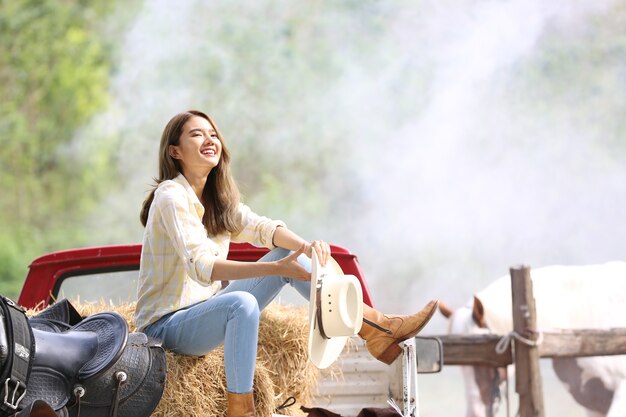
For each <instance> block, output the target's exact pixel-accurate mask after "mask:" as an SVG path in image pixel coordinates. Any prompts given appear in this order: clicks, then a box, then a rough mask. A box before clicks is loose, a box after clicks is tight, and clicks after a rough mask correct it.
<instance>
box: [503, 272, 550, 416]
mask: <svg viewBox="0 0 626 417" xmlns="http://www.w3.org/2000/svg"><path fill="white" fill-rule="evenodd" d="M510 273H511V292H512V294H511V296H512V301H513V331H514V332H516V333H517V335H519V336H521V337H523V338H525V339H529V340H532V341H536V340H537V331H536V330H537V316H536V311H535V298H534V297H533V287H532V281H531V279H530V269H529V268H528V267H527V266H518V267H512V268H511V269H510ZM514 340H515V344H514V355H513V358H514V360H515V391H516V392H517V393H518V395H519V415H520V417H544V409H543V389H542V384H541V372H540V371H539V349H538V348H537V346H533V345H532V343H531V344H529V343H526V342H524V341H520V340H518V339H517V338H515V339H514Z"/></svg>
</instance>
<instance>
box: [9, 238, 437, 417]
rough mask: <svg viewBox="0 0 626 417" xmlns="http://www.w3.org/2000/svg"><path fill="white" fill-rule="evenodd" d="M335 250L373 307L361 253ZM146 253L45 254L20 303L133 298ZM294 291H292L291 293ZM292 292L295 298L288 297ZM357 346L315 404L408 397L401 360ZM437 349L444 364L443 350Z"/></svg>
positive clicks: (239, 254)
mask: <svg viewBox="0 0 626 417" xmlns="http://www.w3.org/2000/svg"><path fill="white" fill-rule="evenodd" d="M267 252H268V250H267V249H262V248H256V247H254V246H251V245H249V244H235V243H231V245H230V251H229V254H228V258H229V259H232V260H237V261H256V260H258V259H259V258H260V257H261V256H263V255H264V254H266V253H267ZM331 253H332V256H333V258H334V259H335V260H336V261H337V263H339V265H340V266H341V268H342V270H343V271H344V273H345V274H351V275H354V276H356V277H357V278H358V279H359V281H360V282H361V287H362V288H363V301H364V302H365V303H367V304H369V305H372V299H371V296H370V292H369V290H368V288H367V284H366V282H365V279H364V278H363V273H362V272H361V268H360V266H359V263H358V260H357V257H356V255H354V254H352V253H350V251H348V250H347V249H345V248H342V247H340V246H336V245H331ZM140 256H141V245H139V244H134V245H115V246H100V247H91V248H84V249H72V250H65V251H60V252H54V253H50V254H47V255H44V256H41V257H39V258H37V259H35V260H34V261H33V262H32V263H31V264H30V266H29V270H28V274H27V276H26V280H25V281H24V286H23V287H22V291H21V293H20V296H19V298H18V303H19V304H20V305H22V306H23V307H26V308H35V307H44V306H45V305H47V304H50V303H51V302H52V301H54V300H56V299H61V298H67V299H70V300H78V301H80V302H98V301H105V302H112V303H113V304H116V305H120V304H125V303H129V302H133V301H135V300H136V298H137V296H136V287H137V277H138V271H139V260H140ZM289 291H291V292H292V293H291V294H289ZM283 293H286V295H285V296H284V299H283V300H282V301H283V302H285V301H286V302H287V303H293V302H295V303H303V300H302V298H301V297H299V296H296V292H295V290H293V289H292V288H291V287H289V286H287V287H285V290H283V292H281V294H279V298H280V297H281V296H282V294H283ZM290 295H291V296H292V297H293V300H289V299H288V297H289V296H290ZM279 301H281V300H279ZM352 345H353V346H354V347H356V348H357V349H354V348H346V349H345V350H344V352H343V353H342V356H341V358H340V360H339V361H338V363H339V364H340V366H341V373H342V378H341V380H339V379H338V378H336V376H334V374H333V373H332V372H329V373H327V374H324V373H323V374H322V377H321V379H320V380H319V381H318V384H319V385H318V391H319V392H318V393H317V394H316V395H314V398H313V405H314V406H318V407H324V408H328V409H333V410H334V411H336V412H340V413H341V415H346V416H356V415H357V414H358V412H359V411H360V410H361V409H362V408H363V407H386V406H387V399H388V398H389V393H390V391H391V392H392V393H393V395H394V397H395V398H402V392H403V391H402V389H403V388H402V387H403V386H402V384H401V381H402V378H403V369H402V367H401V366H400V362H401V361H396V363H395V364H394V366H392V367H388V366H386V365H384V364H383V363H381V362H378V361H376V360H375V359H373V358H372V357H371V356H370V355H369V354H367V350H366V349H365V347H364V346H363V342H362V341H361V340H360V339H359V338H353V343H352ZM436 347H437V346H436ZM437 349H438V350H437V353H438V354H439V356H438V358H439V359H438V360H439V363H441V360H440V359H441V352H440V349H441V348H440V347H437ZM418 350H419V348H418ZM431 350H432V348H431ZM430 356H433V355H430ZM430 356H426V357H430ZM422 362H424V363H425V368H426V369H428V368H429V367H431V365H429V362H428V361H422ZM420 365H421V362H420ZM428 372H432V371H428ZM435 372H437V371H435Z"/></svg>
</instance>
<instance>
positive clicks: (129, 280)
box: [18, 243, 372, 308]
mask: <svg viewBox="0 0 626 417" xmlns="http://www.w3.org/2000/svg"><path fill="white" fill-rule="evenodd" d="M267 252H268V250H267V249H263V248H257V247H254V246H251V245H249V244H245V243H244V244H241V243H231V245H230V251H229V254H228V259H232V260H237V261H256V260H258V259H259V258H260V257H261V256H263V255H264V254H266V253H267ZM331 253H332V256H333V258H335V260H336V261H337V262H338V263H339V265H340V266H341V268H342V269H343V271H344V273H346V274H351V275H354V276H356V277H357V278H358V279H359V281H360V282H361V286H362V288H363V301H365V302H366V303H367V304H369V305H372V299H371V297H370V293H369V290H368V288H367V284H366V282H365V280H364V278H363V274H362V272H361V268H360V267H359V263H358V261H357V257H356V255H354V254H352V253H350V251H348V250H347V249H345V248H342V247H340V246H336V245H331ZM140 256H141V245H140V244H134V245H114V246H100V247H91V248H83V249H72V250H65V251H60V252H54V253H50V254H47V255H44V256H41V257H39V258H37V259H35V260H34V261H33V263H31V264H30V266H29V270H28V275H27V276H26V280H25V281H24V286H23V287H22V291H21V293H20V296H19V299H18V303H19V304H20V305H21V306H23V307H26V308H34V307H36V306H38V305H39V306H42V305H47V304H49V303H50V302H51V301H52V300H55V299H60V298H68V299H74V298H77V297H78V298H80V300H81V301H98V300H104V301H106V302H108V301H109V300H111V301H112V302H113V303H117V304H119V303H124V302H129V301H134V300H135V299H136V286H137V271H138V270H139V259H140Z"/></svg>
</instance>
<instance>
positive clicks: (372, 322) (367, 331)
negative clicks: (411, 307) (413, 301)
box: [359, 300, 439, 365]
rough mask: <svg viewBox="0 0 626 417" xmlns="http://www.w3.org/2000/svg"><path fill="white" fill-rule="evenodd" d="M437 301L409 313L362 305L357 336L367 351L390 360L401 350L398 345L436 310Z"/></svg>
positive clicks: (412, 334)
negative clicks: (361, 316)
mask: <svg viewBox="0 0 626 417" xmlns="http://www.w3.org/2000/svg"><path fill="white" fill-rule="evenodd" d="M438 304H439V300H432V301H431V302H429V303H428V304H427V305H426V307H424V308H423V309H422V310H421V311H418V312H417V313H415V314H413V315H412V316H398V315H392V314H383V313H381V312H380V311H378V310H375V309H373V308H372V307H370V306H368V305H367V304H363V327H361V331H360V332H359V336H361V338H362V339H363V340H365V343H366V346H367V350H368V351H369V352H370V354H371V355H372V356H373V357H375V358H376V359H378V360H379V361H381V362H384V363H386V364H387V365H391V363H392V362H393V361H394V360H395V359H396V358H397V357H398V355H400V353H402V349H401V348H400V346H398V344H399V343H400V342H402V341H405V340H407V339H409V338H411V337H414V336H415V335H416V334H417V333H419V331H420V330H422V328H424V326H425V325H426V323H428V321H429V320H430V318H431V317H432V316H433V314H434V313H435V311H437V306H438Z"/></svg>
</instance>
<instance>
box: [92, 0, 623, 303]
mask: <svg viewBox="0 0 626 417" xmlns="http://www.w3.org/2000/svg"><path fill="white" fill-rule="evenodd" d="M616 4H617V2H615V1H603V2H598V1H592V0H588V1H583V0H579V1H555V2H545V1H539V0H525V1H520V0H510V1H478V0H464V1H460V2H459V1H421V2H416V3H405V4H401V5H392V4H385V5H382V4H377V3H371V4H370V3H367V4H365V3H364V4H363V5H362V6H358V5H354V9H355V10H354V11H353V12H351V11H350V10H349V8H348V6H345V8H343V9H342V8H341V7H339V6H336V7H329V8H317V7H315V6H314V5H307V7H310V10H308V11H307V13H299V12H297V8H296V7H295V6H293V5H291V3H289V2H278V3H272V2H263V1H250V2H236V4H235V3H231V2H219V1H218V2H211V3H204V2H193V1H179V2H176V3H173V2H169V1H164V0H161V1H149V2H146V3H145V5H144V7H143V9H142V10H141V11H140V12H139V13H138V15H137V19H136V21H135V22H134V24H133V25H132V26H131V28H130V30H129V32H128V34H127V36H126V38H125V43H124V46H123V50H124V53H123V54H122V56H121V59H120V62H119V63H118V66H117V68H118V72H117V75H116V76H115V79H114V83H113V85H112V90H111V93H112V95H113V103H112V106H111V108H110V110H109V111H108V112H107V113H106V114H103V115H101V116H100V117H99V118H98V119H96V120H95V121H94V122H93V126H96V127H97V128H98V129H103V130H104V129H106V130H110V131H112V132H118V133H119V134H120V136H121V142H120V144H119V155H118V158H119V167H118V168H119V169H120V170H121V172H122V174H123V176H124V177H125V178H126V179H127V180H126V181H127V182H126V183H125V184H124V186H123V187H122V190H121V192H120V193H119V194H118V193H116V194H115V195H111V196H110V197H109V198H107V200H106V201H105V203H104V205H103V209H102V210H101V212H100V213H99V214H98V216H97V222H96V223H97V225H99V228H98V236H97V238H95V241H94V243H101V242H107V243H113V242H116V243H122V242H127V241H139V240H140V239H141V228H140V226H139V223H138V221H137V216H138V210H139V206H140V204H141V201H142V200H143V198H144V196H145V191H146V190H148V189H149V186H150V183H151V178H152V177H153V176H154V175H155V174H156V159H157V157H156V150H157V147H158V141H159V136H160V132H161V130H162V128H163V126H164V124H165V123H166V121H167V120H168V119H169V118H170V117H171V116H172V115H173V114H175V113H177V112H179V111H182V110H184V109H188V108H196V107H198V108H200V109H203V110H206V111H208V112H210V113H211V114H213V115H215V117H216V120H217V122H218V124H219V125H220V127H221V129H222V131H223V133H224V134H225V135H226V137H229V138H233V139H231V141H230V146H231V149H232V152H233V154H234V156H235V160H236V161H235V162H236V164H235V165H236V167H237V168H238V171H236V172H235V174H236V176H241V177H246V176H247V177H259V176H262V175H263V171H262V170H261V169H260V168H257V167H254V166H250V161H254V160H255V158H258V160H259V161H261V160H263V161H272V160H274V159H275V160H276V166H273V167H267V168H266V169H268V170H272V173H273V174H274V175H278V176H280V177H282V178H283V182H282V184H287V185H288V187H287V188H278V190H273V193H274V194H275V195H274V194H273V197H272V198H275V200H272V201H269V200H267V199H264V198H263V197H262V195H263V193H264V192H265V191H267V190H264V189H255V190H248V194H250V201H251V202H258V204H259V206H260V207H261V208H262V209H263V210H266V214H268V215H271V216H278V217H284V216H287V217H286V218H283V219H284V220H286V221H287V223H288V224H289V225H292V226H293V227H294V229H295V230H296V231H299V232H301V233H303V234H304V235H305V236H306V237H308V238H325V239H327V240H329V241H331V242H334V243H337V244H341V245H343V246H346V247H347V248H349V249H350V250H352V251H353V252H354V253H356V254H357V255H358V256H359V260H360V263H361V265H362V267H363V269H364V272H365V274H366V277H367V280H368V283H369V286H370V289H371V290H372V292H373V298H374V301H375V302H376V304H377V305H378V306H380V307H382V308H383V309H387V310H391V309H393V310H398V312H408V311H411V310H414V309H415V308H416V306H417V305H421V304H422V303H424V302H426V300H427V299H429V298H433V297H441V298H445V299H446V300H447V301H448V302H450V303H452V304H455V303H456V304H459V303H461V302H464V301H465V299H467V298H468V297H469V296H470V295H471V293H472V292H474V291H476V290H477V289H479V288H481V287H482V286H484V285H485V284H486V283H487V282H489V281H491V280H493V279H495V278H496V277H498V276H500V275H503V274H506V273H507V271H508V267H509V266H510V265H512V264H517V263H528V264H530V265H531V266H540V265H546V264H553V263H592V262H600V261H604V260H608V259H619V258H622V254H623V243H622V242H624V241H625V240H626V226H625V225H624V223H623V222H622V216H621V214H622V212H623V210H622V209H621V207H623V206H624V196H625V195H626V194H625V193H624V185H623V184H625V183H626V181H625V180H626V178H625V176H626V171H625V170H624V169H623V167H622V165H623V164H621V163H620V162H621V159H622V158H623V155H624V148H623V147H622V148H619V147H614V144H615V143H619V138H618V140H614V141H612V140H610V138H607V135H610V134H612V133H611V131H610V130H608V129H603V126H602V119H597V118H592V117H590V118H589V120H588V121H585V120H573V116H572V115H573V114H581V113H582V112H581V111H580V109H581V108H583V109H584V106H585V105H586V104H585V103H578V102H571V103H567V106H565V105H564V104H563V103H562V102H559V101H558V100H552V98H551V97H550V96H549V95H547V94H544V93H545V92H544V91H542V88H545V79H544V80H543V81H542V82H543V84H541V83H538V84H537V85H534V84H532V83H527V82H525V81H523V80H524V79H527V78H528V71H529V68H531V69H532V68H535V67H534V65H538V64H536V62H538V61H539V58H538V57H539V56H540V55H541V54H546V53H547V52H546V49H545V48H546V42H548V41H547V39H549V38H550V36H555V35H554V34H555V33H556V34H559V36H561V37H563V38H568V37H571V38H572V39H574V40H576V39H578V38H584V37H585V34H586V33H588V32H589V31H593V30H595V29H594V28H595V27H596V26H593V22H594V20H593V19H596V18H601V17H602V16H604V15H605V14H607V13H610V11H611V10H612V8H615V7H616V6H615V5H616ZM359 13H361V14H359ZM296 18H297V19H300V20H298V22H299V23H298V24H297V28H300V30H301V31H300V32H298V36H301V37H306V36H308V37H307V38H306V42H308V43H306V45H305V46H303V45H301V44H298V37H297V36H296V37H294V38H293V39H292V38H288V39H290V41H291V42H293V44H291V46H285V44H286V42H287V41H285V40H284V39H287V38H285V37H281V36H282V35H281V34H282V33H283V32H285V31H287V29H283V27H284V28H288V27H290V25H292V24H293V20H296ZM364 20H365V21H366V23H367V22H369V24H366V23H364ZM372 22H373V23H372ZM377 22H378V24H376V23H377ZM242 28H243V29H242ZM302 28H306V30H303V29H302ZM237 30H239V32H238V31H237ZM241 36H247V37H248V38H249V40H250V42H249V45H248V48H250V49H249V50H248V51H242V50H240V49H237V48H241V44H240V43H237V37H241ZM318 38H319V39H318ZM363 39H365V40H366V41H367V42H366V47H364V46H363V44H364V42H363ZM303 42H304V41H303ZM316 42H317V43H316ZM312 46H314V47H319V49H314V48H311V49H310V54H308V52H309V51H307V54H305V55H298V56H299V57H301V59H302V61H297V62H292V61H289V59H288V58H285V54H286V52H285V51H290V50H291V51H297V50H299V48H303V47H307V48H309V47H312ZM290 48H291V49H290ZM324 48H326V49H324ZM257 49H258V51H257ZM255 54H256V55H255ZM302 56H304V58H302ZM200 57H202V59H200ZM206 57H209V58H210V59H209V62H210V65H209V64H206V62H205V61H207V59H205V58H206ZM242 57H243V58H242ZM309 57H310V58H309ZM320 57H322V58H320ZM319 62H324V63H325V64H326V63H328V62H331V64H328V65H332V67H333V68H334V71H333V72H329V74H332V75H328V77H327V78H326V79H325V78H323V77H321V76H320V78H306V77H304V76H303V73H304V72H306V71H311V70H310V68H312V67H313V68H315V65H317V64H318V63H319ZM603 70H606V69H602V68H599V69H598V71H603ZM609 70H610V68H609ZM312 72H313V73H314V72H315V71H314V70H313V71H312ZM307 74H309V75H310V74H311V72H307ZM525 77H526V78H525ZM559 77H560V75H559V74H554V83H558V82H559ZM209 79H210V83H209V82H207V80H209ZM300 79H302V80H305V81H306V80H309V82H310V83H309V84H302V83H300V84H299V80H300ZM520 80H522V81H520ZM614 82H616V80H615V79H612V78H609V79H608V80H607V83H614ZM242 85H244V86H245V87H242ZM550 85H551V84H549V86H550ZM207 86H208V87H207ZM520 86H523V88H522V87H520ZM294 88H297V89H298V92H297V94H296V93H294V92H293V91H292V90H293V89H294ZM524 88H525V89H524ZM535 88H536V90H534V89H535ZM569 88H571V90H572V91H573V92H574V93H575V92H577V91H579V90H577V89H578V88H579V86H576V85H572V86H569ZM290 89H291V90H290ZM617 89H618V85H615V90H617ZM581 91H582V90H581ZM607 91H609V92H610V91H611V89H610V88H609V89H607ZM574 93H573V95H574V96H575V94H574ZM602 94H604V95H605V96H606V94H607V93H606V91H604V92H603V93H602ZM581 96H583V97H585V96H584V94H583V93H581ZM294 97H297V100H293V98H294ZM532 97H536V99H537V101H536V102H533V101H532V100H531V98H532ZM602 97H604V96H602ZM606 97H607V99H612V97H609V96H606ZM612 108H614V107H612ZM312 128H315V129H319V130H320V135H319V138H318V141H312V142H304V141H302V140H301V139H300V138H301V135H300V133H303V132H305V131H307V130H310V129H312ZM87 130H89V129H87ZM333 153H336V155H332V156H334V158H331V157H328V156H327V155H329V154H333ZM298 154H300V155H302V154H304V155H309V160H310V161H312V163H313V165H314V164H316V163H318V164H319V165H320V166H321V168H320V170H319V171H316V172H315V174H316V175H317V174H319V173H320V171H321V172H323V176H321V177H320V178H319V183H318V185H317V186H318V187H323V188H324V190H325V191H324V193H323V194H321V196H322V199H323V200H324V201H319V206H317V205H316V206H315V207H313V208H311V207H309V206H308V205H307V206H305V207H303V208H302V211H301V212H299V211H297V210H294V209H293V207H294V206H297V205H298V202H299V198H300V197H302V201H304V202H306V195H305V194H306V193H307V192H308V191H309V190H312V189H315V182H316V181H317V180H318V178H310V177H309V178H307V177H306V174H304V173H302V172H298V166H292V165H290V164H289V162H288V161H289V160H290V158H292V157H293V158H295V156H297V155H298ZM242 155H248V156H246V159H245V161H246V162H239V165H238V163H237V161H238V158H242ZM250 155H252V156H250ZM337 155H341V158H337ZM241 161H243V160H241ZM326 164H327V165H326ZM237 174H238V175H237ZM304 183H309V184H308V185H306V186H305V185H304ZM311 183H313V184H311ZM298 187H300V188H302V189H301V190H300V191H298ZM282 200H288V201H286V202H285V201H282ZM268 201H269V202H268ZM308 203H309V202H307V204H308ZM253 207H254V206H253ZM285 207H288V208H285ZM263 210H261V211H262V212H263ZM316 212H320V213H323V214H324V215H323V216H320V217H315V213H316ZM327 213H330V214H331V215H328V216H327V215H326V214H327ZM93 227H98V226H93Z"/></svg>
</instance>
